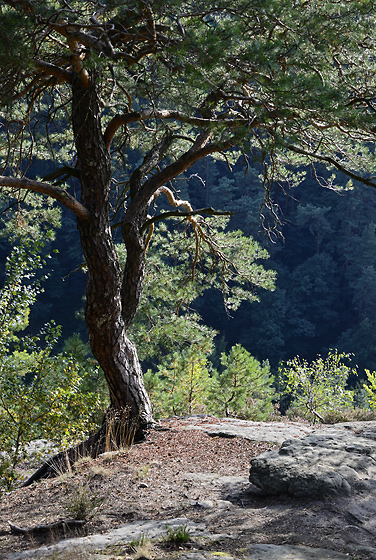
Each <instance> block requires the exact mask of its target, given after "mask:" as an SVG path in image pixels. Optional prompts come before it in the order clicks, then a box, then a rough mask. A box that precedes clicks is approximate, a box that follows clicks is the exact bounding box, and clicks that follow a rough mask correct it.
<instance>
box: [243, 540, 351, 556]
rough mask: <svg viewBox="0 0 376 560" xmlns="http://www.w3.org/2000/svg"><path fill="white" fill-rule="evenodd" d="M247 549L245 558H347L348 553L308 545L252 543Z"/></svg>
mask: <svg viewBox="0 0 376 560" xmlns="http://www.w3.org/2000/svg"><path fill="white" fill-rule="evenodd" d="M248 550H249V552H250V553H251V554H250V556H247V557H246V558H247V560H349V555H348V554H341V553H340V552H334V551H333V550H327V549H324V548H311V547H308V546H291V545H281V546H278V545H274V544H253V545H251V546H249V547H248Z"/></svg>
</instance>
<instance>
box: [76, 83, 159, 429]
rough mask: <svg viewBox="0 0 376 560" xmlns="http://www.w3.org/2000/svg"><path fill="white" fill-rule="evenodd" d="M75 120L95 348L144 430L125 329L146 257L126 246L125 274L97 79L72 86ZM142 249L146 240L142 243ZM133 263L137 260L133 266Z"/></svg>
mask: <svg viewBox="0 0 376 560" xmlns="http://www.w3.org/2000/svg"><path fill="white" fill-rule="evenodd" d="M72 90H73V101H72V121H73V130H74V136H75V144H76V148H77V164H78V168H79V171H80V183H81V202H82V203H83V204H84V206H85V207H86V208H87V209H88V210H89V212H90V218H89V219H87V220H80V219H79V220H78V230H79V233H80V237H81V244H82V248H83V252H84V256H85V260H86V265H87V268H88V283H87V290H86V308H85V318H86V324H87V328H88V332H89V341H90V346H91V349H92V352H93V354H94V356H95V357H96V358H97V360H98V362H99V365H100V366H101V368H102V369H103V371H104V374H105V377H106V380H107V383H108V386H109V390H110V397H111V406H112V407H113V408H114V409H116V410H122V409H128V410H129V414H130V418H131V420H132V421H133V422H137V425H138V426H139V428H141V430H142V429H145V428H146V427H148V426H150V425H151V424H152V423H153V416H152V408H151V403H150V400H149V397H148V395H147V393H146V390H145V388H144V384H143V378H142V372H141V367H140V363H139V360H138V357H137V352H136V348H135V346H134V345H133V344H132V342H131V341H130V340H129V339H128V337H127V335H126V332H127V329H128V327H129V326H130V324H131V322H132V320H133V317H134V315H135V311H136V309H137V306H138V301H139V297H140V293H141V289H142V283H143V276H144V256H143V255H142V256H140V255H141V252H140V250H139V251H131V250H130V249H131V247H127V249H128V251H129V254H128V255H127V267H126V268H127V270H128V271H132V274H131V275H130V274H129V273H128V274H127V276H126V279H125V281H124V284H123V287H122V278H121V277H122V273H121V270H120V265H119V262H118V258H117V254H116V250H115V246H114V243H113V238H112V232H111V225H110V216H109V214H110V204H109V197H110V183H111V161H110V154H109V152H108V149H107V148H106V146H105V143H104V140H103V135H102V130H101V121H100V110H99V106H98V99H97V93H96V87H95V82H94V79H93V80H92V82H91V83H90V84H89V86H88V87H85V86H84V85H83V84H82V83H81V81H80V80H79V79H76V80H75V81H74V83H73V86H72ZM139 246H140V247H139V249H140V248H141V249H142V243H141V242H139ZM132 263H133V264H132Z"/></svg>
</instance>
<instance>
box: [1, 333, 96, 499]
mask: <svg viewBox="0 0 376 560" xmlns="http://www.w3.org/2000/svg"><path fill="white" fill-rule="evenodd" d="M58 334H59V329H58V328H57V327H55V326H54V325H49V326H48V327H46V328H45V329H44V332H43V333H42V337H36V338H33V339H30V340H28V339H25V340H24V345H25V346H24V348H23V349H22V350H20V349H18V350H15V351H13V352H10V353H9V354H7V355H4V356H3V358H2V361H1V363H0V447H1V449H2V450H3V452H4V453H3V455H2V457H1V458H0V473H1V481H0V486H3V488H5V489H7V490H10V489H11V488H12V487H13V486H14V484H15V483H16V481H17V479H18V476H17V473H16V467H17V465H18V464H19V463H20V462H21V461H23V460H24V459H25V457H26V447H27V444H28V443H29V442H30V441H32V440H33V439H40V438H42V439H48V440H50V441H54V442H55V443H56V444H57V445H58V446H60V447H65V446H68V445H70V444H72V443H74V442H76V441H77V440H80V439H82V438H83V437H84V436H85V435H86V434H87V433H89V432H90V431H92V430H93V429H95V428H96V423H95V416H97V415H98V409H100V408H101V407H102V403H101V399H100V396H99V395H98V394H97V393H95V392H88V391H84V390H83V387H84V386H85V384H86V378H87V376H89V375H90V374H89V373H88V372H86V371H85V370H83V369H82V368H81V367H80V365H78V364H77V363H76V362H75V361H74V360H73V359H72V358H70V357H68V356H66V355H63V354H60V355H58V356H53V355H52V349H53V347H54V344H55V342H56V339H57V336H58ZM42 338H43V339H44V344H43V346H44V347H43V348H41V347H40V344H41V342H42Z"/></svg>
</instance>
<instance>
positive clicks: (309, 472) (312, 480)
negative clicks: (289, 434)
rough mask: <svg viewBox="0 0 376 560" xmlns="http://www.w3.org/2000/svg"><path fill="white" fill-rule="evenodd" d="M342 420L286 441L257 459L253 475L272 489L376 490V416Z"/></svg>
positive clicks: (319, 492) (320, 492)
mask: <svg viewBox="0 0 376 560" xmlns="http://www.w3.org/2000/svg"><path fill="white" fill-rule="evenodd" d="M362 424H364V423H353V424H350V425H340V426H338V425H336V426H333V427H331V428H325V429H323V430H317V431H316V432H314V433H312V434H309V435H307V436H305V437H303V438H301V439H289V440H287V441H285V442H284V443H283V444H282V446H281V447H280V449H279V450H273V451H267V452H265V453H262V454H261V455H259V456H258V457H256V458H255V459H253V460H252V461H251V469H250V477H249V480H250V482H252V483H253V484H255V485H256V486H258V487H259V488H261V489H262V490H263V491H264V492H266V493H267V494H271V495H278V494H288V495H291V496H296V497H303V496H308V497H310V498H312V497H325V496H328V495H332V496H333V495H337V494H347V495H348V494H350V493H351V492H352V491H354V490H366V491H370V492H373V491H376V422H367V424H366V426H363V425H362Z"/></svg>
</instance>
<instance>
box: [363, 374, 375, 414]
mask: <svg viewBox="0 0 376 560" xmlns="http://www.w3.org/2000/svg"><path fill="white" fill-rule="evenodd" d="M366 375H367V381H368V383H365V384H364V385H363V387H364V389H365V391H366V393H367V397H368V403H369V406H370V407H371V408H372V410H375V411H376V371H369V370H368V369H366Z"/></svg>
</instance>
